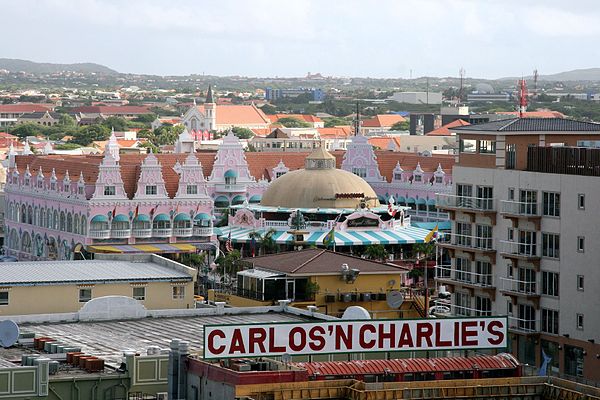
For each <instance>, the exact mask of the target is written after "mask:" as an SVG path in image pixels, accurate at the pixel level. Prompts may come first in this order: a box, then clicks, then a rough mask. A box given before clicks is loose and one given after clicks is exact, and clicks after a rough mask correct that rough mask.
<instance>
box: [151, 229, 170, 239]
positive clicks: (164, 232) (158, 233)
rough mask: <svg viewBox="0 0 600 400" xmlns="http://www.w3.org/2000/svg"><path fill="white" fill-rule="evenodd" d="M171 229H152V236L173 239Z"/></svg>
mask: <svg viewBox="0 0 600 400" xmlns="http://www.w3.org/2000/svg"><path fill="white" fill-rule="evenodd" d="M171 233H172V230H171V228H156V229H152V236H154V237H171Z"/></svg>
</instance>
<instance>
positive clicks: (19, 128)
mask: <svg viewBox="0 0 600 400" xmlns="http://www.w3.org/2000/svg"><path fill="white" fill-rule="evenodd" d="M42 132H43V128H42V127H41V126H40V125H38V124H34V123H30V122H28V123H26V124H18V125H15V126H14V127H13V128H11V129H10V134H11V135H15V136H17V137H19V138H21V139H25V138H26V137H27V136H38V135H40V134H41V133H42Z"/></svg>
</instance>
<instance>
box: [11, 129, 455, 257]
mask: <svg viewBox="0 0 600 400" xmlns="http://www.w3.org/2000/svg"><path fill="white" fill-rule="evenodd" d="M193 149H194V139H193V138H192V137H191V135H189V134H188V133H187V132H184V133H182V135H181V136H180V138H179V141H178V143H177V145H176V153H174V154H156V155H154V154H119V151H118V145H117V144H116V138H115V137H111V140H110V141H109V143H108V144H107V145H106V150H105V154H104V156H94V155H88V156H69V155H52V154H51V155H45V156H37V155H32V154H30V155H21V156H17V155H14V154H13V155H11V156H10V157H9V160H8V165H9V170H8V174H7V184H6V188H5V191H6V196H5V199H6V203H5V204H6V208H5V210H6V211H5V214H6V215H5V221H6V222H5V225H6V227H5V236H6V237H5V243H4V247H5V250H6V253H7V254H9V255H12V256H15V257H17V258H18V259H22V260H48V259H72V258H77V257H79V256H80V254H85V252H86V251H87V252H153V253H178V252H195V251H196V250H197V249H198V248H201V249H207V248H210V247H211V246H214V245H213V244H211V243H217V241H216V236H215V235H214V233H213V223H214V221H215V215H216V216H218V215H220V214H221V212H222V211H224V210H225V209H227V208H228V207H230V206H233V205H241V204H244V203H245V202H248V203H250V204H252V203H260V201H261V198H262V194H263V193H264V192H265V190H266V189H267V188H268V186H269V183H270V182H271V181H273V180H275V179H277V178H278V177H279V176H281V175H283V174H285V173H287V172H288V171H290V170H296V169H300V168H303V167H304V163H305V159H306V156H307V155H308V153H285V152H284V153H252V152H244V150H243V148H242V145H241V143H240V141H239V140H238V138H237V137H235V136H234V135H233V134H231V133H230V134H228V135H227V136H225V137H224V139H223V143H222V145H221V146H220V148H219V150H218V151H217V152H216V153H215V152H196V153H193V152H192V151H193ZM332 154H333V155H334V157H335V158H336V166H337V167H338V168H342V169H345V170H348V171H350V172H353V173H354V174H356V175H359V176H361V177H362V178H364V179H365V180H366V181H367V182H368V183H369V184H370V185H371V186H372V188H373V189H374V191H375V192H376V193H377V195H378V197H379V199H380V202H382V203H387V201H388V199H389V198H390V197H393V198H394V200H395V202H396V204H399V205H404V206H407V207H410V210H408V214H409V215H410V216H411V217H412V221H413V225H416V226H418V223H419V222H422V223H431V222H432V221H444V220H446V219H447V215H445V214H443V213H439V212H438V211H437V209H436V207H435V203H434V199H435V196H434V194H435V193H436V192H437V193H444V192H448V193H450V190H451V182H452V178H451V170H452V165H453V163H454V158H453V157H452V156H433V157H422V156H418V155H416V154H412V153H399V152H389V151H374V150H373V148H372V146H370V145H369V144H368V142H367V141H366V138H364V137H363V136H355V137H353V140H352V143H351V144H350V146H349V148H348V151H347V152H333V153H332ZM424 227H426V226H424Z"/></svg>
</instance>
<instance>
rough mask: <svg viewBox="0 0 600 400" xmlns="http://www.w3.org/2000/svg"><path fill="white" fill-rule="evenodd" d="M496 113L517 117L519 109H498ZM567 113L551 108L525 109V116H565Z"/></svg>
mask: <svg viewBox="0 0 600 400" xmlns="http://www.w3.org/2000/svg"><path fill="white" fill-rule="evenodd" d="M496 114H500V115H511V116H514V117H517V116H518V115H519V112H518V111H498V112H496ZM564 117H565V115H564V114H563V113H561V112H559V111H551V110H539V111H525V112H524V113H523V118H564Z"/></svg>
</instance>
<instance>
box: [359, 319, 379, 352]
mask: <svg viewBox="0 0 600 400" xmlns="http://www.w3.org/2000/svg"><path fill="white" fill-rule="evenodd" d="M367 331H368V332H369V333H370V334H372V335H373V334H375V332H376V329H375V327H374V326H373V325H369V324H367V325H363V326H361V327H360V330H359V331H358V343H359V345H360V347H361V348H363V349H372V348H373V347H375V339H371V340H369V341H367V340H365V333H367Z"/></svg>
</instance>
